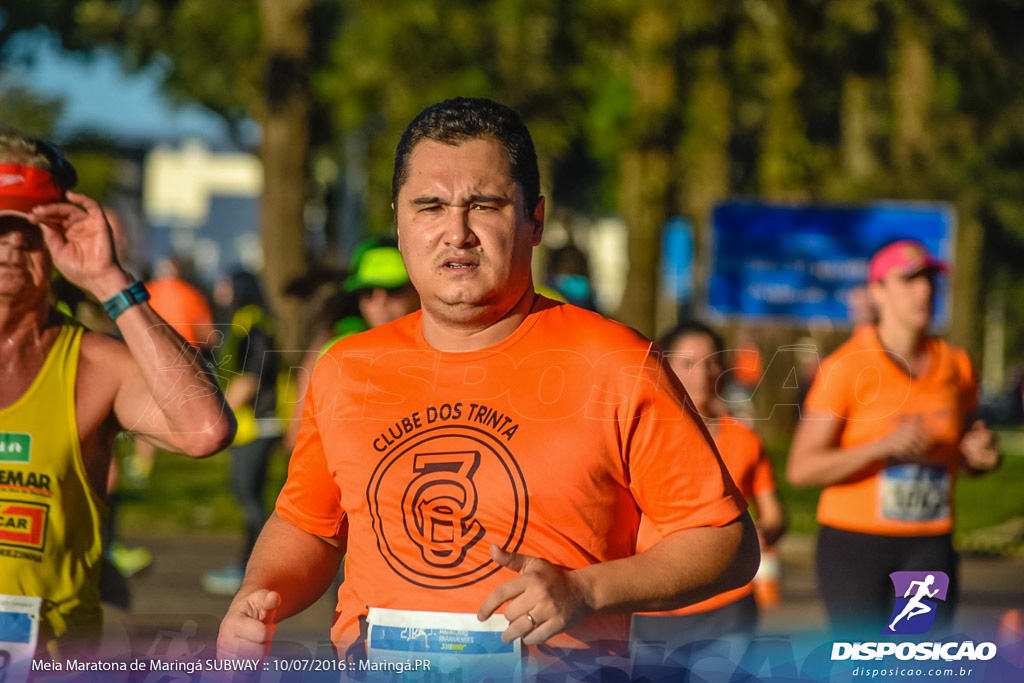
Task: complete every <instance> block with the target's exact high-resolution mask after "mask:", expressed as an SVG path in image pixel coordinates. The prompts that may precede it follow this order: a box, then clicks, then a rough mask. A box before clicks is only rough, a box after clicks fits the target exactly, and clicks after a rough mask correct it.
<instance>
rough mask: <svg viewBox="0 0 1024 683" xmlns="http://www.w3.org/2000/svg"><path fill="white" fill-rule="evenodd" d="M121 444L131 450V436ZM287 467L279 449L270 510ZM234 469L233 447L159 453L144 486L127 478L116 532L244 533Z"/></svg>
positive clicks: (270, 481) (271, 474)
mask: <svg viewBox="0 0 1024 683" xmlns="http://www.w3.org/2000/svg"><path fill="white" fill-rule="evenodd" d="M119 444H120V445H121V447H122V448H123V449H124V450H130V448H131V442H130V440H124V439H119ZM287 467H288V457H287V454H286V453H284V452H281V451H279V452H276V453H275V454H274V456H273V457H272V458H271V460H270V464H269V467H268V473H267V485H266V489H265V494H266V501H267V511H268V513H269V511H270V510H272V509H273V505H274V501H275V500H276V499H277V493H278V491H280V490H281V485H282V484H283V483H284V479H285V474H286V472H287ZM230 472H231V454H230V452H228V451H224V452H222V453H218V454H217V455H214V456H212V457H210V458H204V459H202V460H194V459H192V458H189V457H187V456H184V455H180V454H178V453H167V452H164V451H157V454H156V460H155V462H154V466H153V471H152V473H151V474H150V476H149V480H148V482H147V483H146V485H145V486H143V487H135V488H133V487H130V486H128V485H126V483H125V482H124V481H123V479H122V484H121V486H120V488H119V505H118V508H117V512H116V514H117V530H116V534H117V535H119V536H123V535H126V534H128V535H130V534H132V533H147V534H149V533H155V534H160V533H189V534H191V533H197V532H198V533H204V532H209V533H223V532H225V531H228V532H236V533H238V534H242V533H243V531H244V528H243V523H242V516H241V512H240V510H239V508H238V504H237V502H235V498H234V496H233V495H232V493H231V486H230V483H229V482H230V479H229V477H230Z"/></svg>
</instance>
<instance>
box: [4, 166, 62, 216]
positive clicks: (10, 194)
mask: <svg viewBox="0 0 1024 683" xmlns="http://www.w3.org/2000/svg"><path fill="white" fill-rule="evenodd" d="M61 201H64V192H63V190H61V189H60V187H58V186H57V183H56V181H55V180H54V178H53V175H52V174H51V173H50V172H49V171H44V170H43V169H41V168H35V167H34V166H23V165H22V164H0V216H20V217H22V218H28V217H29V212H31V211H32V209H33V208H34V207H36V206H40V205H42V204H52V203H54V202H61Z"/></svg>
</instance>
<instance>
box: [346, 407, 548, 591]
mask: <svg viewBox="0 0 1024 683" xmlns="http://www.w3.org/2000/svg"><path fill="white" fill-rule="evenodd" d="M366 500H367V503H368V504H369V509H370V516H371V519H372V520H373V529H374V532H375V533H376V537H377V547H378V548H379V549H380V552H381V554H382V555H383V556H384V559H385V560H387V563H388V565H390V567H391V568H392V569H393V570H394V571H395V572H396V573H398V574H399V575H400V576H402V577H403V578H404V579H406V580H407V581H409V582H410V583H414V584H416V585H417V586H423V587H426V588H461V587H463V586H468V585H470V584H473V583H475V582H477V581H480V580H481V579H483V578H485V577H487V576H490V575H491V574H493V573H494V572H496V571H498V569H499V568H500V567H499V565H498V564H496V563H495V562H493V561H492V560H491V555H490V546H491V544H492V543H493V544H496V545H498V546H499V547H502V548H504V549H506V550H508V551H510V552H511V551H515V550H517V549H518V548H519V545H520V544H521V543H522V541H523V534H524V533H525V530H526V521H527V516H528V512H529V510H528V504H527V494H526V481H525V480H524V479H523V473H522V471H520V469H519V465H518V463H516V460H515V458H514V457H513V456H512V453H511V452H510V451H509V450H508V448H506V447H505V444H504V443H502V441H501V436H500V435H495V434H493V433H488V432H485V431H483V430H481V429H478V428H476V427H471V426H467V425H444V426H440V427H435V428H432V429H428V430H425V431H422V432H418V433H416V434H414V435H411V436H409V437H408V438H406V439H405V440H404V441H401V442H399V443H396V444H395V445H394V447H393V448H392V449H391V450H390V451H388V452H387V454H386V455H385V456H384V458H383V459H382V460H381V462H380V463H379V464H378V465H377V468H376V469H375V470H374V472H373V476H372V477H371V478H370V484H369V486H368V487H367V489H366Z"/></svg>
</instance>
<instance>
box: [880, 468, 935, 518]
mask: <svg viewBox="0 0 1024 683" xmlns="http://www.w3.org/2000/svg"><path fill="white" fill-rule="evenodd" d="M879 482H880V483H879V500H880V504H881V515H882V517H883V518H885V519H895V520H900V521H912V522H924V521H933V520H941V519H949V492H950V485H951V477H950V476H949V472H947V471H946V468H944V467H941V466H934V465H919V464H905V465H893V466H892V467H887V468H885V469H884V470H882V472H881V473H880V474H879Z"/></svg>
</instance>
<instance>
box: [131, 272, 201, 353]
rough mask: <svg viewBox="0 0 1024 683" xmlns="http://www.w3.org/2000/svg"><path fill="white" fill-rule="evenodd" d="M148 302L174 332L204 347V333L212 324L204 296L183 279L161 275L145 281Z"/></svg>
mask: <svg viewBox="0 0 1024 683" xmlns="http://www.w3.org/2000/svg"><path fill="white" fill-rule="evenodd" d="M146 289H148V290H149V305H150V306H152V308H153V310H154V311H156V312H157V315H159V316H160V317H161V318H163V319H164V320H166V321H167V323H168V324H169V325H170V326H171V327H173V328H174V329H175V330H176V331H177V332H178V334H180V335H181V336H182V337H184V338H185V341H187V342H188V343H189V344H192V345H193V346H200V347H202V346H206V345H208V344H209V343H210V340H209V339H207V338H206V335H207V334H209V333H210V331H211V326H212V325H213V314H212V313H211V312H210V306H209V304H207V303H206V297H204V296H203V293H202V292H200V291H199V290H198V289H196V288H195V287H193V286H192V285H190V284H188V283H187V282H185V281H184V280H179V279H177V278H161V279H159V280H153V281H152V282H148V283H146Z"/></svg>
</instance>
